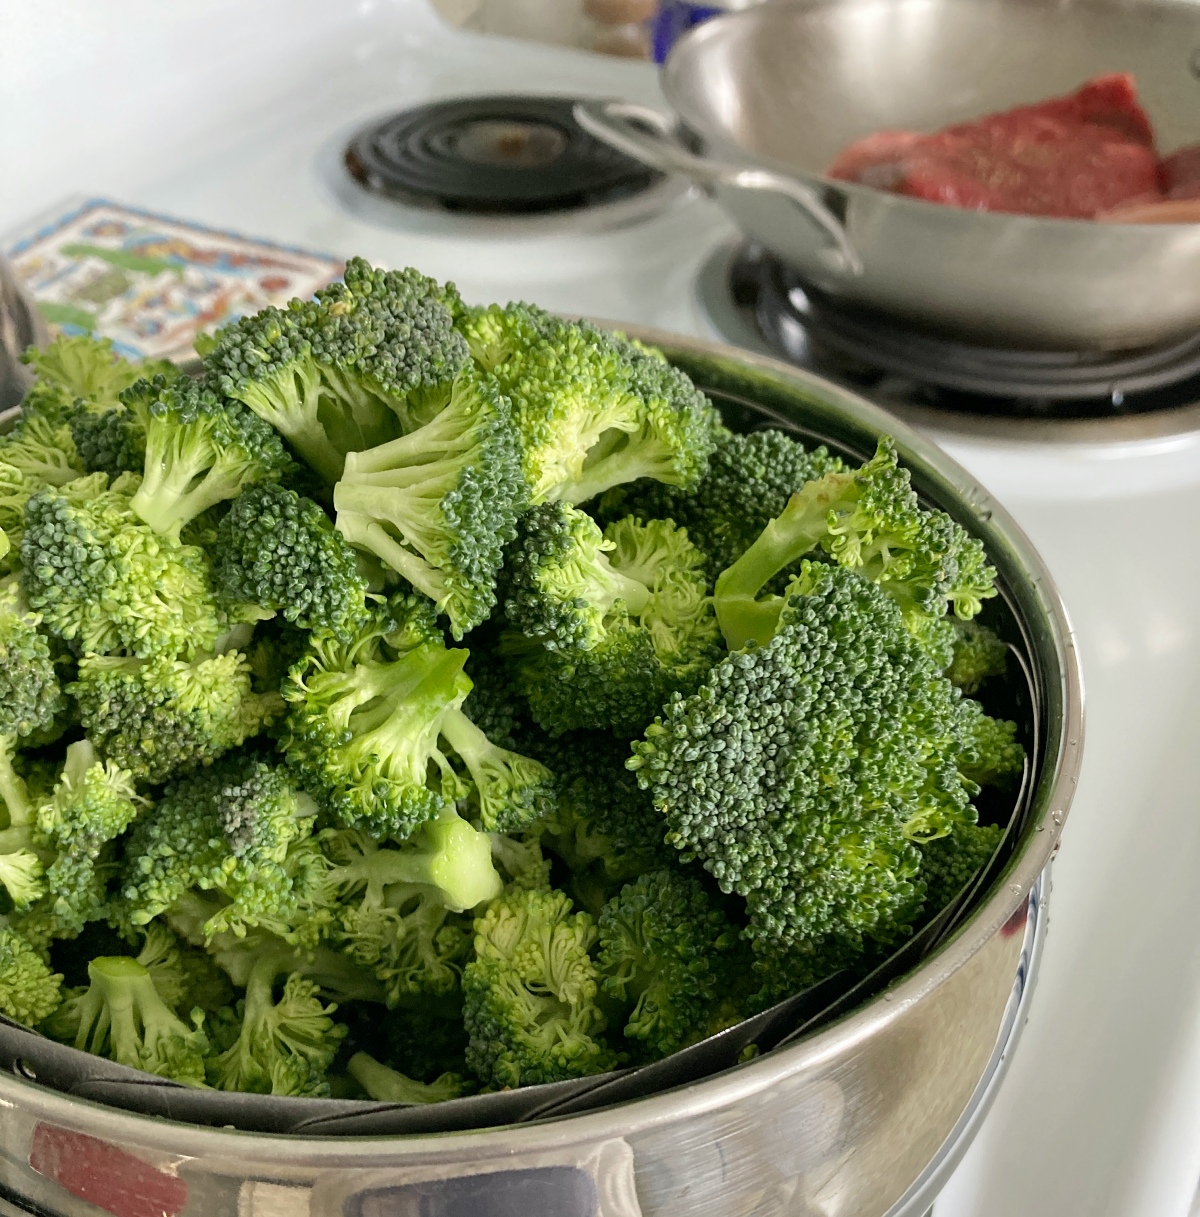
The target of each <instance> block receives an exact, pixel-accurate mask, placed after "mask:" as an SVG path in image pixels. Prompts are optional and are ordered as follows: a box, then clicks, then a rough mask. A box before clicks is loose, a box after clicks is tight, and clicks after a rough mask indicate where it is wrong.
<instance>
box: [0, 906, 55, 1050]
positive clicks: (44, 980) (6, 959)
mask: <svg viewBox="0 0 1200 1217" xmlns="http://www.w3.org/2000/svg"><path fill="white" fill-rule="evenodd" d="M61 1000H62V977H61V976H60V975H58V973H56V972H51V971H50V968H49V967H48V966H47V964H46V961H45V960H44V959H43V957H42V954H41V952H40V951H38V950H37V949H36V948H35V947H34V946H33V945H31V944H30V943H29V942H27V941H26V940H25V939H24V938H23V937H22V936H21V935H20V934H19V933H17V931H16V930H14V929H12V928H11V927H9V926H7V925H4V924H0V1014H3V1015H4V1016H5V1017H6V1018H11V1019H14V1020H16V1021H17V1022H18V1023H24V1024H25V1025H26V1026H27V1027H34V1026H36V1025H37V1024H38V1023H40V1022H41V1021H42V1020H43V1019H45V1018H49V1017H50V1015H51V1014H53V1013H54V1011H55V1010H56V1009H57V1008H58V1005H59V1002H60V1001H61Z"/></svg>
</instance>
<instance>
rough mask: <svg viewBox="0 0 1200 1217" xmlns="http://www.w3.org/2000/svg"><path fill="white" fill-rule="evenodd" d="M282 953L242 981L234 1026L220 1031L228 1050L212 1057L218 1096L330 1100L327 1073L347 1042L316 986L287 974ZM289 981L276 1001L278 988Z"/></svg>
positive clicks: (267, 955)
mask: <svg viewBox="0 0 1200 1217" xmlns="http://www.w3.org/2000/svg"><path fill="white" fill-rule="evenodd" d="M287 964H288V956H287V955H286V954H285V953H275V952H270V951H265V952H263V953H262V954H261V955H260V957H259V958H258V959H257V960H256V961H255V962H254V965H253V967H252V968H251V970H250V974H249V975H248V977H247V978H246V996H245V999H244V1000H243V1001H239V1002H238V1005H237V1010H236V1016H235V1020H231V1022H230V1025H228V1026H227V1027H226V1028H225V1029H223V1031H222V1039H227V1040H229V1041H231V1042H229V1044H228V1046H227V1047H225V1048H224V1050H223V1051H221V1052H218V1053H217V1054H216V1055H215V1056H213V1057H211V1058H210V1060H209V1062H208V1078H209V1082H210V1084H211V1085H213V1086H215V1087H216V1088H217V1089H219V1090H240V1091H247V1092H249V1093H251V1094H276V1095H306V1096H311V1097H324V1096H327V1095H328V1094H329V1087H328V1083H327V1082H326V1081H325V1073H326V1070H328V1068H329V1066H330V1065H331V1064H332V1063H333V1058H334V1057H335V1056H336V1055H337V1051H338V1048H339V1047H340V1046H341V1042H342V1040H343V1039H344V1038H345V1036H346V1027H345V1026H344V1025H343V1024H341V1023H335V1022H334V1021H333V1019H332V1017H331V1015H333V1013H334V1012H335V1011H336V1010H337V1006H336V1005H334V1004H332V1003H331V1004H329V1005H325V1004H324V1003H323V1002H322V1001H321V998H320V997H319V996H318V991H319V986H318V985H317V984H316V982H315V981H313V980H310V979H309V978H307V977H305V976H303V975H301V974H300V973H299V972H292V973H290V974H288V973H287ZM284 975H286V976H287V979H286V980H285V981H284V985H283V992H282V994H281V995H280V997H279V1000H278V1001H276V1000H275V986H276V982H277V981H278V980H279V978H280V977H281V976H284Z"/></svg>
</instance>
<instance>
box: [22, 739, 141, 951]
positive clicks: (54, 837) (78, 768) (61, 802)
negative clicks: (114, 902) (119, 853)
mask: <svg viewBox="0 0 1200 1217" xmlns="http://www.w3.org/2000/svg"><path fill="white" fill-rule="evenodd" d="M148 805H149V802H148V800H146V799H144V798H142V797H141V796H140V795H138V793H137V792H136V790H135V788H134V784H133V775H132V774H130V773H129V772H128V771H127V770H124V769H121V768H119V767H118V766H117V765H115V764H114V763H113V762H112V761H102V760H101V759H100V757H99V756H97V755H96V750H95V748H94V747H93V746H92V744H91V742H90V741H88V740H80V741H78V742H77V743H74V744H71V745H70V746H69V747H68V748H67V756H66V764H65V765H64V766H63V771H62V774H61V776H60V777H59V779H58V782H57V784H56V785H55V787H54V790H53V793H52V794H51V795H50V797H49V798H48V799H47V800H46V801H44V802H42V803H41V804H40V805H39V807H38V809H37V821H36V831H35V833H34V837H33V839H34V843H35V845H36V847H37V848H38V850H39V851H45V853H46V854H47V855H48V856H49V857H51V858H53V861H51V862H50V864H49V865H48V867H47V868H46V875H45V885H46V895H45V898H44V900H43V904H44V905H45V907H44V908H39V909H35V910H34V916H35V917H37V918H38V920H39V921H40V922H41V923H42V925H43V927H44V929H43V932H44V933H50V934H51V935H52V936H53V937H55V938H73V937H75V936H76V935H78V934H79V933H80V932H81V931H82V929H83V927H84V926H85V925H86V924H87V923H88V922H89V921H96V920H99V919H100V918H102V917H104V916H106V915H107V912H108V902H107V900H106V899H104V889H105V884H106V882H107V879H108V877H109V875H110V873H111V871H112V869H113V867H112V864H111V862H110V861H109V858H108V852H109V851H107V850H106V849H105V846H106V845H107V844H108V843H109V842H110V841H114V840H116V838H117V837H119V836H120V835H121V834H122V833H123V832H124V831H125V830H126V829H127V828H128V827H129V825H130V824H132V823H133V821H134V820H135V819H136V818H137V816H138V815H139V814H140V813H141V812H142V811H143V810H144V809H145V808H146V807H147V806H148Z"/></svg>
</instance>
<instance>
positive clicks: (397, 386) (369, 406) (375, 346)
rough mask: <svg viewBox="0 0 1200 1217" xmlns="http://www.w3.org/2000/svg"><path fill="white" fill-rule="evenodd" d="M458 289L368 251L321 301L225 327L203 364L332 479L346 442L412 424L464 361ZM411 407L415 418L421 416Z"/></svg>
mask: <svg viewBox="0 0 1200 1217" xmlns="http://www.w3.org/2000/svg"><path fill="white" fill-rule="evenodd" d="M459 307H460V306H459V304H458V296H457V293H456V292H455V291H454V289H453V287H452V286H450V285H447V286H446V287H439V286H438V284H436V283H434V282H433V280H431V279H427V278H425V276H423V275H421V274H419V273H418V272H416V271H412V270H408V271H376V270H373V269H372V268H371V267H370V266H369V265H368V264H367V263H366V262H364V261H363V260H362V259H361V258H353V259H351V261H350V262H349V263H347V265H346V271H345V281H344V283H343V284H341V285H335V286H334V287H332V288H328V289H326V290H325V291H323V292H321V293H319V295H318V300H317V301H316V302H315V303H304V302H301V301H293V303H292V305H291V306H290V307H289V309H288V310H286V311H284V310H280V309H275V308H268V309H264V310H262V311H261V312H259V313H257V314H255V315H254V316H252V317H245V318H242V319H241V320H239V321H236V322H234V323H233V324H232V325H230V326H226V327H225V328H224V329H223V330H221V331H220V332H219V333H218V335H217V340H216V342H215V344H214V345H213V347H212V349H210V350H209V351H207V352H206V354H205V364H206V366H207V368H208V370H209V373H210V375H211V376H212V377H213V379H214V381H215V382H216V384H217V385H218V386H219V387H220V389H221V391H222V392H223V393H225V394H226V396H228V397H232V398H234V399H236V400H238V401H241V402H243V403H245V404H246V405H247V406H249V407H250V409H251V410H253V411H254V412H255V413H256V414H257V415H259V417H260V418H262V419H264V420H265V421H266V422H268V423H270V424H271V425H272V426H273V427H275V429H276V430H278V431H279V432H280V433H281V434H282V435H284V436H285V437H286V438H287V439H288V441H289V442H290V443H291V444H292V446H293V447H294V448H295V449H296V451H297V452H298V453H299V454H300V456H301V457H303V459H304V460H305V461H306V462H307V463H308V464H309V465H310V466H311V467H312V468H313V469H314V470H316V471H317V472H318V473H319V474H320V475H321V476H322V478H323V479H324V481H325V482H326V483H327V484H328V485H329V486H332V485H333V484H334V483H335V482H336V481H337V480H338V479H339V478H340V477H341V474H342V466H343V463H344V460H345V457H346V454H347V453H348V452H352V451H358V450H359V449H362V448H370V447H374V446H376V445H378V444H381V443H384V442H386V441H387V440H389V439H392V438H393V437H394V436H395V435H396V434H398V433H399V431H400V428H401V424H402V423H407V422H416V421H417V420H418V419H419V418H421V417H423V415H424V411H425V409H426V408H427V404H426V398H427V397H430V396H432V397H434V398H437V397H438V396H440V394H441V392H442V391H443V389H444V386H445V385H446V384H447V383H448V382H449V381H450V380H452V379H453V377H454V375H455V374H456V373H457V372H458V370H459V368H460V367H461V366H462V364H463V363H464V362H465V359H466V351H465V348H464V347H463V344H462V341H461V339H460V338H459V337H458V335H457V334H455V333H454V331H453V328H452V325H453V314H454V311H455V310H456V309H458V308H459ZM414 415H415V416H416V417H415V418H414Z"/></svg>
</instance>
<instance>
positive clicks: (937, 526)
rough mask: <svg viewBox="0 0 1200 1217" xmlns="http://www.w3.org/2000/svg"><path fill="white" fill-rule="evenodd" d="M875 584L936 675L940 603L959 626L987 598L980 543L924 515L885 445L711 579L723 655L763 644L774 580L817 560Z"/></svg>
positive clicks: (988, 582) (773, 609)
mask: <svg viewBox="0 0 1200 1217" xmlns="http://www.w3.org/2000/svg"><path fill="white" fill-rule="evenodd" d="M818 551H819V552H820V553H823V554H825V555H827V556H828V557H829V558H830V559H831V560H832V561H833V562H834V563H836V564H837V565H839V566H842V567H846V568H848V569H850V570H855V571H858V572H859V573H861V574H862V575H864V576H865V577H866V578H868V579H870V580H871V582H873V583H876V584H878V585H879V586H880V587H881V588H883V590H884V591H886V592H887V593H888V595H889V596H891V597H892V598H893V599H894V600H895V601H896V603H897V604H898V605H899V606H900V608H901V609H902V610H903V612H904V615H905V620H906V622H907V623H908V625H909V628H910V630H911V631H912V632H913V634H914V635H915V636H916V637H918V638H920V639H921V640H922V642H923V643H924V644H925V646H926V649H929V650H930V651H931V653H932V654H934V656H935V658H938V659H939V660H940V661H941V666H942V667H945V666H946V664H948V663H949V662H950V655H949V653H948V650H947V644H948V637H947V635H946V633H945V631H944V630H941V629H939V628H937V627H938V626H939V625H940V624H941V623H942V620H943V619H944V617H945V615H946V602H947V601H949V603H950V606H951V607H952V608H953V609H954V612H955V613H956V615H957V616H958V617H960V618H963V619H968V618H970V617H973V616H974V615H975V614H976V613H977V612H978V611H979V609H980V606H981V603H982V601H983V600H984V599H985V598H986V597H988V596H994V595H995V594H996V589H995V574H996V572H995V571H994V570H993V569H992V568H991V567H990V566H988V565H987V560H986V557H985V555H984V552H983V546H982V544H981V543H980V542H979V541H977V540H975V539H974V538H973V537H970V536H969V535H968V534H967V533H966V531H965V530H964V529H963V528H962V527H961V526H959V525H958V524H956V523H955V522H954V521H953V520H952V519H950V517H949V516H948V515H946V514H945V513H944V512H940V511H929V510H926V509H925V508H923V507H922V506H921V504H920V501H919V499H918V497H917V494H916V491H914V490H913V488H912V485H911V483H910V478H909V474H908V471H907V470H905V469H901V468H900V467H899V465H898V463H897V458H896V450H895V445H894V444H893V443H892V441H891V440H889V439H887V438H884V439H881V440H880V441H879V448H878V451H877V452H876V454H875V456H874V457H873V458H872V459H871V460H870V461H868V462H867V464H865V465H863V466H861V467H860V468H858V469H853V470H848V471H844V472H843V471H838V470H834V471H831V472H829V473H826V474H824V475H823V476H822V477H820V478H818V479H817V480H815V481H812V482H809V483H808V484H807V485H806V486H805V487H804V488H803V489H802V490H801V491H799V492H798V493H797V494H795V495H793V496H792V498H791V499H790V500H789V502H788V505H787V507H786V508H785V509H784V510H783V512H782V513H781V514H780V515H779V516H777V517H776V518H775V519H774V520H772V521H771V523H770V524H768V525H767V527H766V528H765V529H764V530H763V531H762V533H761V534H760V535H759V537H758V539H757V540H756V541H755V542H754V543H753V544H752V545H751V546H750V548H749V549H747V550H746V552H745V553H744V554H743V555H742V556H741V557H740V558H739V559H738V560H737V561H736V562H735V563H734V564H733V565H732V566H730V567H729V568H727V569H726V570H725V571H723V572H722V573H721V574H720V576H718V578H717V590H716V610H717V620H718V621H720V623H721V629H722V631H723V633H724V635H725V640H726V642H727V643H728V644H729V646H730V648H731V649H734V650H736V649H738V648H740V647H743V646H744V645H745V644H746V643H747V642H748V641H750V640H751V639H753V640H755V641H757V642H760V643H762V642H766V641H767V640H768V639H769V638H770V637H771V636H772V634H773V633H774V630H775V625H776V623H777V621H778V619H779V614H780V611H781V610H782V608H783V604H784V599H783V597H782V596H767V597H764V598H762V599H759V598H758V597H759V593H760V592H761V590H762V589H763V587H765V586H766V585H767V583H768V582H769V581H770V580H771V579H772V578H773V577H774V576H775V575H777V574H778V573H779V572H780V571H782V570H784V569H785V568H787V567H788V566H791V565H792V564H793V563H794V562H796V561H797V560H798V559H800V558H803V557H805V556H806V555H812V554H815V553H817V552H818Z"/></svg>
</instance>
